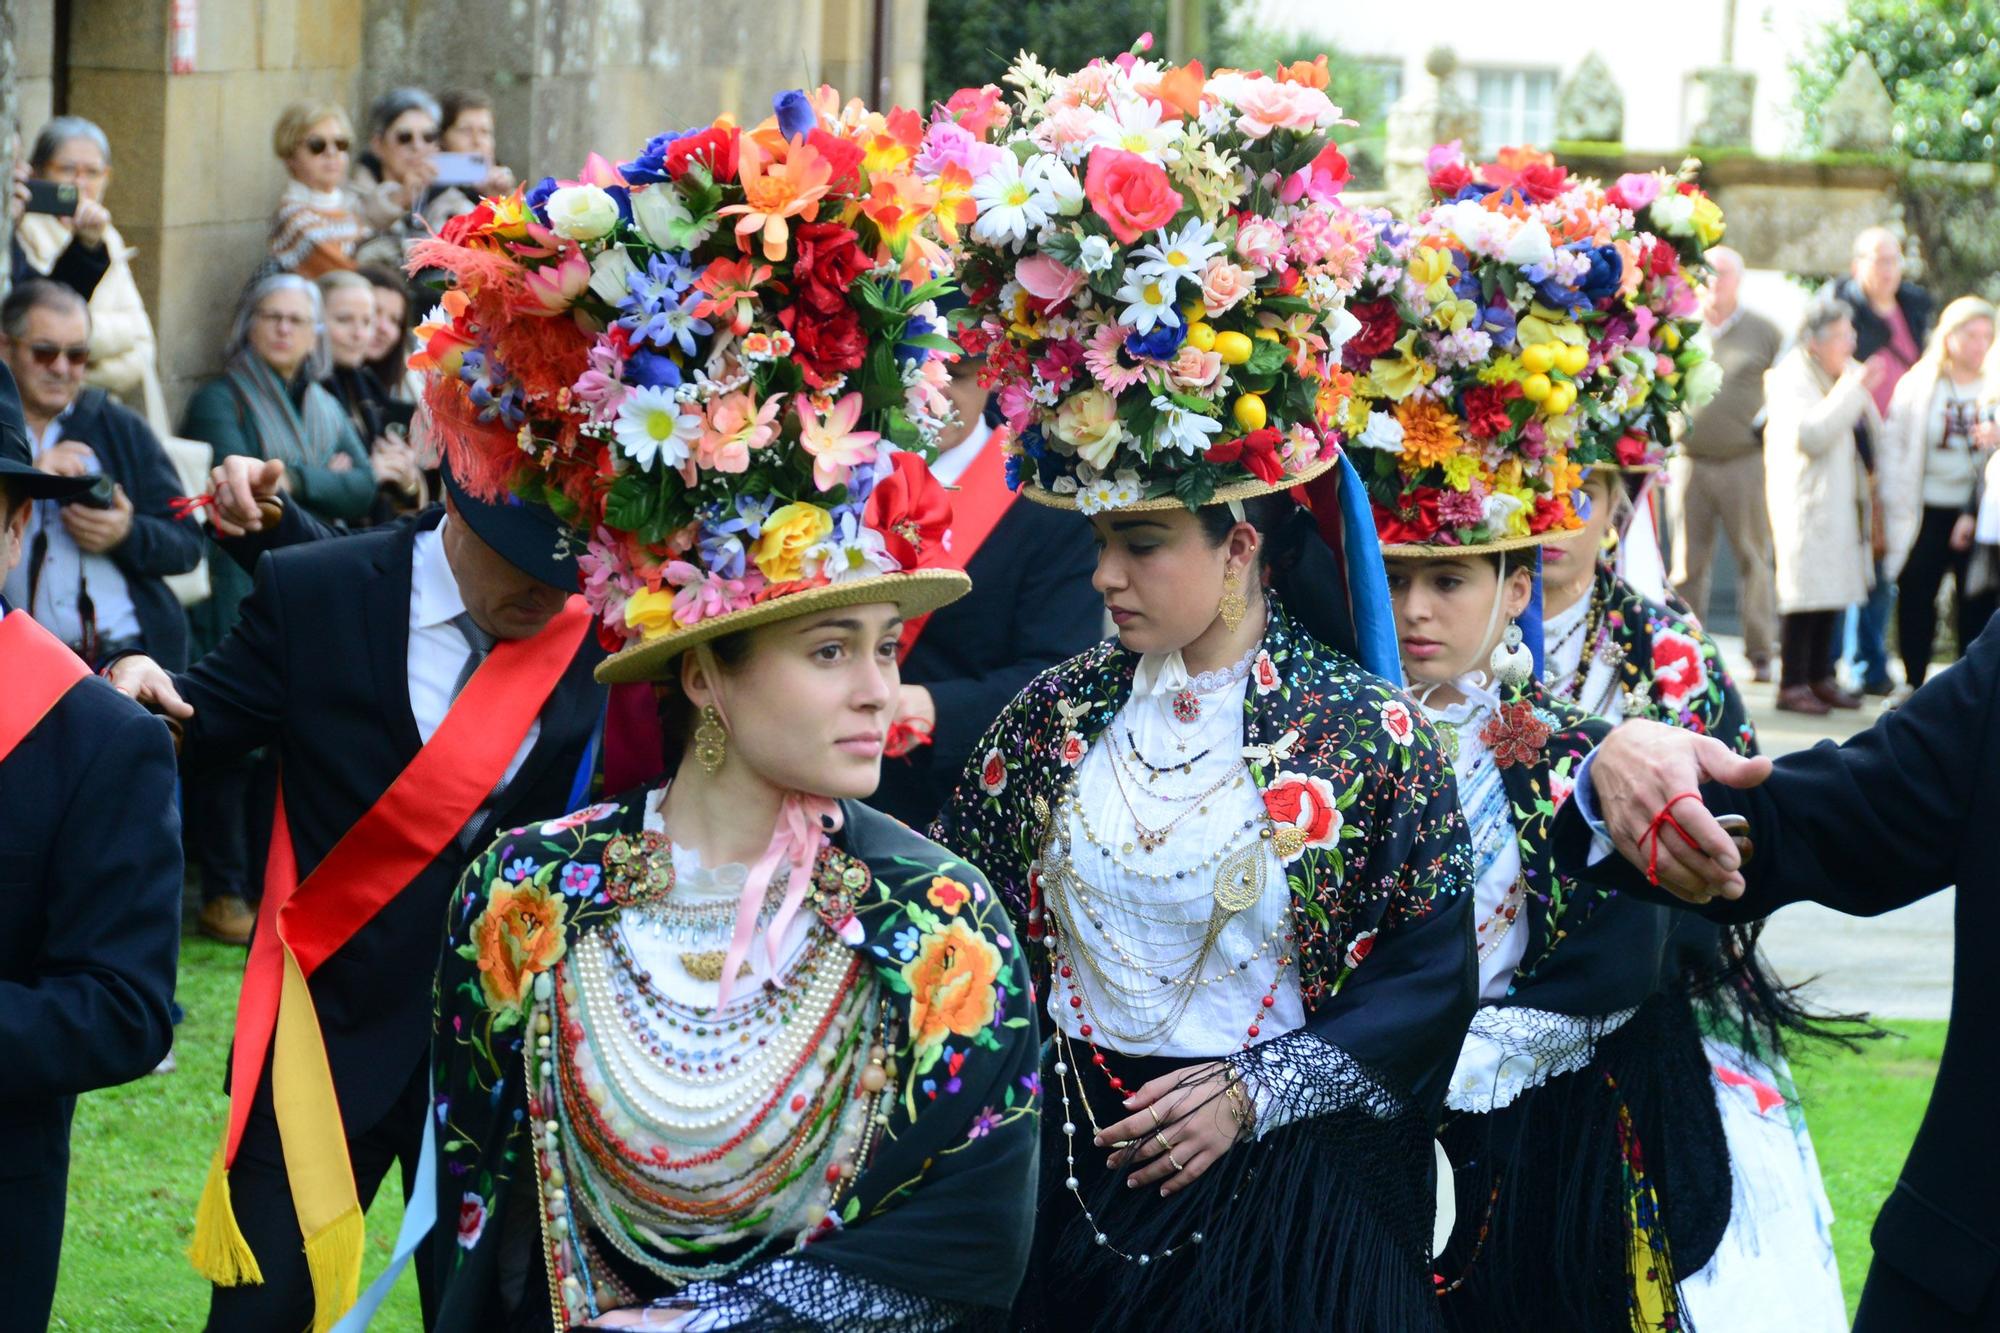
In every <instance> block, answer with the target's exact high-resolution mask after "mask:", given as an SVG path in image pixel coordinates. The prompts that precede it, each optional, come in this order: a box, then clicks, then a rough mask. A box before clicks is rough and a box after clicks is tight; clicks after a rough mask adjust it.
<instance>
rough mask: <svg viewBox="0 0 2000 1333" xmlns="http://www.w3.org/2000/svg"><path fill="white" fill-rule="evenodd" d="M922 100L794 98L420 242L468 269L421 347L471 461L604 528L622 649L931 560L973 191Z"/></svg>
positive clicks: (595, 597)
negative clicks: (778, 599) (937, 164)
mask: <svg viewBox="0 0 2000 1333" xmlns="http://www.w3.org/2000/svg"><path fill="white" fill-rule="evenodd" d="M925 133H926V127H925V125H924V123H923V121H922V119H921V117H919V116H918V115H917V114H916V113H915V112H913V111H908V110H904V109H897V110H893V111H890V112H887V113H886V114H885V113H879V112H873V111H869V110H867V109H866V108H864V107H863V106H862V105H861V104H860V103H859V102H854V101H850V102H847V103H845V104H843V103H842V102H841V100H840V98H839V95H838V94H837V93H835V92H834V91H833V90H832V89H830V88H824V87H822V88H820V89H819V90H818V91H817V92H816V93H813V94H811V95H808V94H806V93H803V92H789V93H785V94H782V95H781V96H779V97H778V98H777V99H776V100H775V104H774V113H773V114H772V115H771V116H770V117H768V118H767V119H765V120H764V121H763V122H762V123H761V124H758V125H756V126H753V127H749V128H742V127H739V126H738V125H736V124H735V123H734V122H733V121H732V120H731V119H730V118H729V117H726V116H725V117H723V118H721V119H718V120H717V121H715V122H714V123H713V124H711V125H708V126H705V127H702V128H698V129H693V130H688V131H684V132H669V133H665V134H661V135H659V136H657V137H655V138H654V139H652V140H651V141H650V142H649V143H647V144H646V146H645V148H644V149H643V150H642V151H641V152H640V153H639V155H638V157H637V158H635V159H634V160H633V161H630V162H626V163H623V164H620V165H617V166H614V165H612V164H611V163H609V162H608V161H606V160H604V159H603V158H601V157H599V156H597V155H595V154H592V155H591V158H590V159H589V161H588V163H587V164H586V166H585V168H584V170H583V172H582V174H581V176H580V178H579V179H577V180H572V181H560V182H558V181H555V180H548V179H545V180H543V181H542V182H540V183H539V184H537V185H536V186H534V187H533V188H531V189H526V190H520V189H517V190H516V191H515V192H514V193H513V194H511V195H508V196H506V197H503V198H489V199H485V200H482V201H481V202H480V204H479V206H478V207H477V208H475V209H474V210H473V211H472V212H471V213H469V214H466V215H465V216H463V217H460V218H456V219H454V220H452V221H451V222H450V223H448V224H447V225H446V226H445V227H444V228H443V229H442V230H441V231H440V232H439V234H438V235H437V236H435V237H433V238H431V239H428V240H425V241H423V242H420V243H419V244H418V245H417V246H416V247H415V249H414V251H413V254H412V268H413V269H417V268H428V269H441V270H443V271H444V272H445V273H447V274H448V275H449V277H450V279H451V284H452V285H451V286H450V288H449V289H448V290H446V291H445V292H444V294H443V297H442V300H441V302H440V304H439V306H438V308H437V309H436V310H435V311H434V312H433V313H432V314H431V316H430V318H429V319H428V320H427V321H426V322H425V323H424V325H423V326H422V327H421V328H420V329H419V331H418V336H419V340H420V342H421V348H420V351H419V352H418V354H417V355H416V356H415V357H413V358H412V364H413V365H415V366H417V367H418V368H419V369H422V370H425V371H427V372H429V373H428V386H427V388H426V391H425V401H426V404H427V405H428V407H429V409H430V412H431V415H432V418H433V420H434V422H435V423H436V426H437V429H438V431H439V433H440V436H441V438H442V441H443V443H444V444H445V447H446V448H447V449H448V450H449V452H450V457H451V461H452V464H453V466H454V468H455V470H456V473H457V475H458V476H459V477H460V479H461V480H462V481H463V482H464V483H465V484H466V485H468V487H470V488H472V489H473V490H474V491H475V492H476V493H482V494H490V495H499V494H513V495H516V496H519V497H521V498H522V499H525V500H531V501H538V502H542V503H546V504H548V505H550V506H552V507H553V508H554V509H555V511H556V512H557V514H558V515H559V516H560V517H561V518H562V519H563V520H564V521H565V522H566V523H567V524H568V525H569V526H570V527H571V528H573V529H574V530H575V531H576V533H577V534H578V540H579V541H583V542H586V543H587V550H586V551H585V552H584V553H583V554H581V555H580V557H579V564H580V566H581V568H582V569H583V571H584V575H585V587H584V589H583V591H584V594H585V596H586V597H587V598H588V599H589V601H590V603H591V609H592V610H593V611H594V612H595V613H596V614H597V616H598V619H599V624H600V627H601V634H602V636H603V637H604V639H605V642H606V646H607V647H613V648H615V647H619V646H623V645H628V644H632V643H636V642H640V641H644V640H651V639H655V638H658V637H660V636H663V635H670V634H674V633H676V632H677V631H680V630H683V629H685V628H686V627H688V626H691V625H695V624H698V623H700V622H702V621H705V620H708V619H710V618H713V617H719V616H723V615H727V614H729V613H731V612H735V611H740V610H744V609H746V608H748V607H750V606H752V605H755V604H757V603H759V602H761V601H763V600H766V599H768V598H772V597H774V596H778V595H782V594H784V593H786V592H788V591H794V590H797V589H798V588H800V587H801V586H814V585H821V584H826V583H829V582H839V581H842V580H847V579H853V578H861V577H868V576H873V575H879V574H887V573H891V572H895V571H897V570H903V569H909V568H913V567H915V566H916V565H919V564H921V563H923V562H924V560H925V558H926V555H927V554H930V555H933V556H934V555H935V553H936V548H937V546H938V543H939V542H940V540H941V538H942V535H943V532H944V530H945V525H946V524H948V522H949V503H948V501H947V500H946V499H945V497H944V495H943V492H942V490H941V488H940V487H938V485H937V483H936V482H935V481H934V480H932V479H931V478H930V476H929V474H928V471H927V470H926V469H925V468H924V466H923V464H922V461H921V457H922V456H927V455H928V454H929V453H932V452H934V444H935V441H936V438H937V436H938V433H939V432H940V431H941V430H942V429H944V427H946V426H947V425H948V424H950V422H951V421H952V420H953V413H952V409H951V406H950V403H949V400H948V399H947V398H946V397H945V394H944V385H945V383H946V379H947V376H946V371H945V364H944V361H945V358H946V357H947V356H948V355H950V354H952V353H954V352H955V350H956V349H955V348H954V347H953V345H952V343H951V342H950V340H949V339H948V338H947V337H946V336H945V334H944V331H943V328H942V321H941V319H940V318H939V316H938V314H937V311H936V307H935V305H934V299H935V298H936V297H937V296H939V295H941V294H943V293H944V292H946V291H947V290H949V288H948V287H947V285H946V284H945V283H944V282H943V281H942V280H941V277H940V275H941V274H943V273H944V272H945V271H946V268H947V258H946V252H945V250H944V246H943V243H944V242H945V241H947V240H949V239H950V238H952V236H953V234H954V228H955V218H957V217H959V216H967V217H969V205H968V204H967V203H965V202H964V201H957V202H954V201H953V200H951V199H949V198H947V197H945V195H944V193H943V188H944V187H943V184H942V183H941V182H940V181H939V179H938V178H937V175H936V174H935V173H933V172H929V171H927V170H925V169H923V168H921V167H920V166H919V158H920V157H921V156H922V155H923V153H924V151H925Z"/></svg>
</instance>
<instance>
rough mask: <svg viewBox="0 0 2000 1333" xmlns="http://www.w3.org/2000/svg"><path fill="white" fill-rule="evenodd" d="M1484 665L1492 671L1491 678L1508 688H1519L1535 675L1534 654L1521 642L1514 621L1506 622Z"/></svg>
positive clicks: (1517, 625)
mask: <svg viewBox="0 0 2000 1333" xmlns="http://www.w3.org/2000/svg"><path fill="white" fill-rule="evenodd" d="M1486 665H1487V666H1488V667H1490V668H1491V669H1492V671H1493V678H1494V679H1495V680H1497V681H1499V682H1500V683H1501V684H1502V685H1505V686H1507V687H1508V688H1509V689H1515V690H1518V689H1520V688H1521V687H1522V686H1523V685H1526V684H1527V683H1528V682H1529V681H1530V680H1533V679H1534V677H1535V655H1534V654H1533V653H1531V652H1529V651H1528V646H1527V645H1526V644H1524V643H1522V642H1521V627H1520V625H1519V624H1517V623H1515V622H1514V621H1511V620H1510V621H1508V622H1507V632H1506V633H1505V634H1502V635H1501V636H1500V642H1499V643H1498V644H1496V645H1494V648H1493V653H1492V655H1491V656H1490V657H1488V658H1487V659H1486Z"/></svg>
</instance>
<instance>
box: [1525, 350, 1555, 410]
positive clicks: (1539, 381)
mask: <svg viewBox="0 0 2000 1333" xmlns="http://www.w3.org/2000/svg"><path fill="white" fill-rule="evenodd" d="M1528 350H1529V351H1531V352H1532V351H1534V350H1535V349H1534V348H1532V347H1531V348H1529V349H1528ZM1527 359H1528V358H1527V357H1526V356H1523V357H1522V358H1521V360H1522V361H1523V362H1524V363H1525V362H1526V361H1527ZM1554 387H1555V386H1554V385H1553V384H1551V383H1550V382H1549V377H1548V376H1547V375H1544V374H1543V373H1542V372H1541V371H1539V370H1538V371H1536V372H1535V373H1534V374H1532V375H1530V376H1528V378H1526V379H1524V380H1522V381H1521V396H1522V397H1523V398H1525V399H1527V400H1528V401H1529V402H1531V403H1539V402H1542V401H1543V400H1545V399H1546V398H1547V397H1548V396H1549V392H1550V390H1551V389H1553V388H1554Z"/></svg>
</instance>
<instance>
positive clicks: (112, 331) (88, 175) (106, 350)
mask: <svg viewBox="0 0 2000 1333" xmlns="http://www.w3.org/2000/svg"><path fill="white" fill-rule="evenodd" d="M28 170H29V172H30V173H31V175H32V177H33V178H34V179H36V180H46V181H56V182H59V183H61V184H64V185H74V186H75V187H76V195H77V208H78V209H79V211H81V209H82V208H83V206H84V204H86V203H88V204H90V205H92V206H93V207H94V208H96V209H98V210H100V211H102V210H103V208H104V192H105V190H106V189H107V188H109V186H110V184H111V141H110V140H109V139H107V138H105V137H104V131H103V130H101V129H99V128H98V127H97V126H96V125H95V124H93V123H92V122H90V121H88V120H85V119H84V118H83V117H81V116H57V117H56V118H55V119H54V120H51V121H50V122H49V123H48V124H46V125H44V126H43V127H42V132H41V133H40V134H38V135H36V136H35V146H34V149H33V151H32V152H30V153H29V154H28ZM78 231H79V223H78V222H77V220H76V219H75V218H64V217H57V216H55V215H53V214H50V213H29V214H27V215H25V216H23V217H22V219H21V220H20V222H19V223H18V224H16V226H15V229H14V239H15V241H16V242H17V243H18V244H19V245H20V247H21V252H22V254H23V255H24V256H26V258H27V261H28V266H29V267H30V268H32V269H34V270H35V272H37V273H40V274H42V275H44V276H52V275H53V274H54V271H55V268H56V265H57V261H58V260H60V259H61V257H62V255H63V253H64V252H65V251H66V250H68V249H69V248H70V246H71V244H72V243H73V242H74V241H75V240H76V238H77V234H78ZM102 237H103V239H102V242H101V244H102V246H103V249H104V257H105V260H106V264H107V267H106V268H105V271H104V276H103V277H102V278H100V279H99V280H98V283H97V286H96V288H95V289H94V290H93V291H92V292H91V293H90V372H89V381H88V382H89V383H91V384H94V385H96V386H97V387H98V388H101V389H107V390H109V391H110V392H112V393H113V394H116V395H117V396H118V399H119V401H120V402H122V403H124V404H125V405H126V406H127V407H129V408H131V409H132V410H133V411H135V412H138V413H141V414H142V415H144V417H145V418H146V423H147V424H148V425H149V426H151V427H152V428H153V430H154V431H155V432H156V433H159V434H165V433H166V432H167V431H168V430H169V429H170V423H169V421H168V419H167V398H166V395H165V394H164V393H162V392H161V391H160V366H159V342H158V340H157V339H156V338H155V337H154V336H153V321H152V318H151V317H150V316H149V315H147V313H146V302H145V300H144V298H142V297H141V296H140V295H139V284H138V283H136V282H134V281H133V280H132V253H133V252H132V250H131V249H130V248H129V247H127V246H126V244H125V238H124V237H122V236H120V235H119V234H118V228H117V227H115V226H113V225H112V222H111V216H110V214H109V213H108V212H107V213H105V216H104V227H103V232H102Z"/></svg>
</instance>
